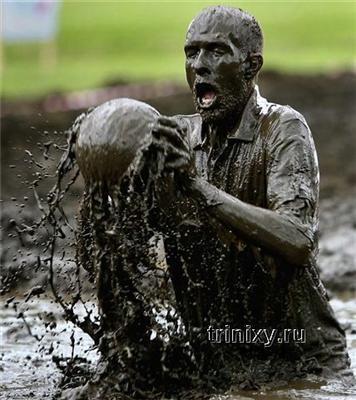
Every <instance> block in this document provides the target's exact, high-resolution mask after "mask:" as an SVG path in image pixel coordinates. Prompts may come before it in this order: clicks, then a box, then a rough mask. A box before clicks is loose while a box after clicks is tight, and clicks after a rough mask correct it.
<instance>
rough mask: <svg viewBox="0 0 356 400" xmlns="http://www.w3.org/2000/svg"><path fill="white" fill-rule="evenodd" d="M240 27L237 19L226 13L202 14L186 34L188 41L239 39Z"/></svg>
mask: <svg viewBox="0 0 356 400" xmlns="http://www.w3.org/2000/svg"><path fill="white" fill-rule="evenodd" d="M238 30H239V28H238V27H237V25H236V19H234V18H232V17H231V16H229V15H226V14H219V13H213V12H211V13H204V14H200V15H199V16H198V17H197V18H195V19H194V20H193V21H192V23H191V24H190V26H189V28H188V32H187V36H186V43H189V42H192V41H196V40H197V41H200V40H209V41H210V40H219V41H230V40H233V39H235V40H236V39H237V32H238Z"/></svg>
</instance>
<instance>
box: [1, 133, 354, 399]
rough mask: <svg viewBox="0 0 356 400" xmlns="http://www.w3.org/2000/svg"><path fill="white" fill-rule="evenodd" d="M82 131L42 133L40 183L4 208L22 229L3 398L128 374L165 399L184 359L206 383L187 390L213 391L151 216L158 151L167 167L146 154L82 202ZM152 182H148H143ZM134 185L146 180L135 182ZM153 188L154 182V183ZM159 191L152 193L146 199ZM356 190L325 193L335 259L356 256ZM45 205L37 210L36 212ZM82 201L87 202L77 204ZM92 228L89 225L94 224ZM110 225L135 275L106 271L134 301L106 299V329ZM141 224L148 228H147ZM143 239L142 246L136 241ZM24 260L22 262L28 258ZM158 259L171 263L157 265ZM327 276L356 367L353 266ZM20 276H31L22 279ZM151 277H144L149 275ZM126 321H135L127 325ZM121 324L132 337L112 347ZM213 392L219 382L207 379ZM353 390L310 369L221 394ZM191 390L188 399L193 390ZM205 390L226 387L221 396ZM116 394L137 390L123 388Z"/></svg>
mask: <svg viewBox="0 0 356 400" xmlns="http://www.w3.org/2000/svg"><path fill="white" fill-rule="evenodd" d="M74 131H75V129H74ZM45 136H46V134H45ZM74 140H75V137H74V135H73V134H72V135H71V134H69V137H68V144H69V145H67V144H66V143H65V141H64V140H63V135H60V134H58V139H56V138H54V140H52V138H51V139H48V140H47V141H46V140H45V141H43V142H42V143H39V146H38V150H37V153H36V150H33V149H31V150H28V152H27V153H26V154H25V157H26V160H27V163H28V165H30V166H31V168H33V171H34V177H33V179H30V180H28V182H27V183H26V182H24V183H25V186H30V187H31V192H28V191H26V193H25V195H24V196H21V200H20V196H19V195H16V198H15V196H13V197H14V199H13V200H10V201H9V202H8V203H7V205H9V209H10V208H11V210H9V211H11V212H9V213H8V214H7V213H6V210H4V211H5V212H4V216H6V215H11V218H8V217H7V221H6V222H5V224H4V226H6V234H10V238H9V239H8V240H9V243H10V244H9V245H8V246H6V249H5V253H6V254H5V255H3V261H6V263H7V264H8V265H10V269H9V272H8V273H7V274H6V275H5V277H4V285H3V287H4V289H5V290H4V293H3V295H4V297H3V298H4V299H5V305H4V307H3V310H2V311H3V315H4V317H3V319H2V321H1V325H2V331H3V333H4V334H3V340H2V343H3V349H2V354H1V374H3V376H4V379H2V385H1V387H0V396H1V397H0V398H4V399H5V398H14V399H16V398H17V399H24V398H31V397H35V398H46V397H49V398H51V397H53V396H56V395H58V393H59V392H61V393H62V394H63V395H64V396H66V394H67V396H68V398H70V396H71V395H72V394H73V393H74V392H77V393H78V396H79V392H80V391H81V390H82V389H81V387H82V385H84V384H85V383H86V382H87V381H88V379H90V384H87V386H86V389H85V390H86V392H85V391H84V392H82V398H87V397H85V396H92V398H103V397H102V396H103V393H102V392H100V390H101V388H103V387H104V388H105V387H109V388H110V389H112V390H111V394H112V395H113V396H119V395H118V394H117V393H116V392H115V390H116V389H115V384H117V382H120V385H121V389H120V390H121V392H123V390H122V388H124V389H125V388H127V392H128V393H129V392H132V388H133V387H135V391H136V393H138V396H141V398H149V397H151V398H161V397H160V392H164V391H165V390H166V389H167V388H165V387H163V386H162V382H167V379H166V378H167V370H168V371H172V370H174V369H176V376H179V375H180V372H181V371H182V370H184V371H186V372H189V373H188V374H186V375H185V376H188V377H189V378H188V377H187V381H186V382H185V386H186V387H187V388H189V387H190V386H191V385H192V384H194V386H195V387H196V388H197V389H196V390H195V392H193V393H192V392H189V391H188V390H187V393H186V397H187V398H203V394H202V392H204V390H202V389H201V390H200V389H199V385H196V382H198V381H199V374H198V373H197V372H196V370H195V366H194V362H192V360H191V358H190V352H191V349H190V348H189V345H187V346H182V344H183V343H187V341H188V340H186V339H187V338H186V337H185V332H184V330H182V329H181V327H180V323H179V318H178V317H177V315H176V312H175V308H174V307H172V306H171V305H168V304H167V302H166V299H167V298H168V299H169V298H171V297H172V295H171V290H172V288H170V286H169V282H168V280H167V271H166V269H165V268H166V267H165V265H164V262H163V260H162V259H160V258H159V255H157V254H156V253H154V254H153V252H152V249H153V248H155V246H154V244H155V241H156V242H157V243H158V245H160V243H159V240H158V239H157V237H156V236H155V233H156V232H155V231H152V224H146V223H145V222H146V219H147V218H148V215H149V209H150V208H154V207H152V202H154V201H155V196H154V192H155V190H156V189H155V188H154V185H153V182H154V181H155V177H156V176H157V175H159V173H160V170H159V162H157V160H155V161H156V162H153V160H150V164H152V165H156V166H158V167H157V168H156V169H155V170H153V171H147V170H145V168H144V165H145V163H141V164H140V163H139V165H138V166H137V169H138V170H139V171H140V173H139V174H133V175H132V176H131V178H130V179H128V180H127V181H126V183H125V182H124V184H123V185H122V186H120V188H118V187H116V188H108V187H102V186H100V185H96V186H95V185H94V186H93V187H92V189H91V190H90V191H86V194H85V196H87V200H90V201H87V204H91V205H92V207H93V209H86V208H85V207H83V206H82V207H78V204H79V203H80V201H82V204H83V199H82V193H83V189H82V188H83V183H82V182H81V181H80V179H81V178H80V177H79V175H78V168H77V166H76V165H75V162H74V159H73V143H74ZM58 143H60V144H58ZM63 153H64V154H63ZM59 156H61V157H62V158H61V161H60V163H59V166H58V169H57V172H56V173H55V171H54V169H53V163H55V161H56V159H58V157H59ZM145 157H152V154H151V153H149V152H148V153H147V155H145ZM51 168H52V169H51ZM13 170H16V167H15V168H13ZM20 179H21V178H20ZM142 181H144V183H145V185H143V186H142ZM133 187H135V188H136V190H132V188H133ZM142 187H145V188H149V189H148V190H147V191H146V190H143V189H142ZM327 190H329V189H327ZM19 192H20V191H19ZM343 193H345V192H343ZM25 197H26V198H25ZM147 197H149V199H150V201H149V202H144V201H140V200H143V199H147ZM22 198H23V200H22ZM352 199H353V194H352V192H351V191H349V193H348V194H347V195H345V194H343V197H342V201H341V196H337V195H335V196H329V198H328V199H325V200H324V202H322V204H321V216H322V221H321V228H322V236H321V262H322V263H323V265H327V264H328V263H329V264H333V263H335V262H339V263H340V260H341V262H343V263H344V264H348V263H349V259H350V258H352V254H351V253H350V250H345V251H344V250H343V249H344V248H347V247H348V245H347V243H345V237H348V238H350V237H351V238H352V237H355V236H354V235H355V225H356V210H355V206H354V202H353V200H352ZM104 203H105V204H104ZM128 203H129V204H130V205H132V204H136V205H137V208H135V209H133V208H132V207H131V209H130V215H131V216H132V215H134V216H135V217H134V218H130V216H129V215H124V213H121V214H120V215H121V216H120V218H122V220H120V221H119V222H120V224H119V225H118V221H117V219H116V218H114V216H115V215H117V214H118V211H119V210H120V209H125V207H124V206H125V205H126V206H127V204H128ZM103 205H105V207H103ZM78 208H80V211H78ZM35 209H36V210H37V215H34V213H35V212H34V211H33V210H35ZM103 209H106V210H107V211H108V212H107V214H106V215H102V214H101V213H100V212H99V211H100V210H103ZM15 210H16V211H15ZM28 210H30V211H28ZM73 210H75V211H76V213H75V214H74V213H73ZM77 211H78V212H77ZM323 212H324V216H323ZM17 214H18V215H17ZM35 217H36V218H35ZM151 218H152V219H154V220H156V219H157V218H160V216H157V215H154V216H151ZM83 220H90V223H91V224H92V225H93V226H94V227H96V229H94V230H93V231H94V232H95V235H96V237H95V238H93V237H91V236H90V234H89V235H78V226H79V227H80V224H81V221H83ZM335 221H337V222H335ZM331 227H332V229H333V232H332V233H331V232H330V231H331ZM83 229H84V231H85V226H84V227H83ZM83 229H82V232H83ZM103 231H104V232H105V233H106V234H107V232H115V233H117V234H118V235H119V236H118V235H112V236H113V239H112V240H111V241H109V242H106V243H105V244H104V243H103V245H102V246H100V249H101V251H102V254H101V256H100V260H101V261H102V262H103V263H106V265H107V266H108V268H109V269H110V268H113V266H115V265H120V266H121V268H122V270H120V271H117V273H118V274H121V276H122V274H126V277H127V279H126V281H124V283H123V281H121V280H120V281H118V282H108V279H107V278H108V277H105V276H101V277H100V282H101V285H102V287H103V288H107V287H108V286H107V285H108V284H109V285H112V287H111V290H109V291H108V292H109V293H117V294H120V295H119V297H120V304H121V305H122V306H123V308H124V312H118V310H117V308H116V307H115V305H117V304H118V303H117V302H118V300H117V299H116V298H105V300H104V307H107V309H106V312H105V315H106V316H108V317H107V321H105V334H103V332H101V327H102V324H101V323H100V320H99V315H98V310H97V303H98V299H97V295H96V293H97V290H96V284H94V283H93V267H92V262H93V260H94V259H95V257H98V254H96V251H97V249H96V248H95V246H93V241H94V242H96V243H97V241H99V242H100V235H102V234H103ZM137 231H140V232H141V234H140V235H137V234H135V233H136V232H137ZM120 235H122V236H121V237H120ZM123 236H125V240H126V239H127V238H129V240H130V242H131V245H130V246H129V245H127V246H126V248H125V246H124V248H121V249H120V252H118V253H119V255H118V256H117V257H119V256H120V257H121V260H120V262H118V260H112V259H111V258H110V257H108V255H110V254H112V253H113V252H115V250H116V249H117V248H118V246H120V243H122V242H123V241H122V237H123ZM130 236H131V237H130ZM83 237H84V238H85V240H84V242H83V243H82V246H79V251H76V248H77V245H76V244H77V243H78V242H79V243H81V241H83ZM148 239H150V240H148ZM124 243H128V242H125V241H124ZM133 243H135V244H139V245H132V244H133ZM147 243H150V245H148V244H147ZM7 248H8V249H7ZM38 249H40V251H38ZM80 249H81V250H80ZM340 249H341V251H342V254H341V255H342V257H341V255H340ZM30 253H32V254H30ZM337 257H339V258H337ZM133 259H140V260H142V264H141V265H139V266H138V267H137V268H136V269H135V268H133V267H132V260H133ZM19 265H20V266H21V267H20V268H17V267H18V266H19ZM157 265H160V268H156V266H157ZM339 265H340V264H339ZM15 267H16V268H15ZM345 268H348V266H347V265H346V267H345ZM328 273H329V275H328ZM324 275H325V277H326V280H329V282H330V283H332V282H336V283H334V284H333V285H329V287H330V288H331V289H332V290H333V291H334V293H332V297H333V299H332V306H333V308H334V309H335V311H336V313H337V317H338V318H339V319H340V320H341V322H342V323H343V325H344V327H345V328H346V332H347V338H348V345H349V349H350V355H351V358H352V362H353V366H354V369H355V364H356V360H355V343H356V336H355V335H356V316H355V312H356V311H355V310H356V303H355V299H354V297H355V295H354V292H352V290H354V288H352V287H349V289H350V292H348V293H345V292H344V293H340V292H338V291H337V290H339V289H340V288H342V287H343V284H342V277H341V276H340V277H336V278H337V279H334V278H335V275H332V274H331V275H330V270H329V271H326V272H325V274H324ZM16 276H18V277H19V278H21V279H19V280H18V281H17V282H16V285H15V284H14V283H15V282H14V281H16ZM142 276H144V279H141V277H142ZM26 278H28V280H26ZM115 285H116V286H115ZM99 286H100V285H99ZM102 293H105V290H103V291H102ZM143 293H144V294H145V296H143V295H142V294H143ZM98 297H99V303H100V299H101V300H102V301H103V298H104V297H103V295H100V293H99V295H98ZM147 299H150V301H147ZM170 307H171V308H170ZM121 311H122V310H121ZM123 318H124V320H123ZM121 326H124V327H125V330H123V331H120V332H117V331H118V330H119V329H118V328H119V327H121ZM172 332H175V334H174V335H173V340H171V341H170V342H167V341H166V340H165V338H166V337H167V335H168V336H171V337H172ZM128 333H129V334H128ZM113 335H115V338H114V340H116V341H118V342H119V343H120V346H119V347H117V348H116V347H115V348H113V349H112V348H111V349H110V343H112V342H113ZM142 339H143V340H142ZM140 346H141V348H140ZM143 350H144V351H143ZM147 351H149V357H148V358H149V359H150V360H156V363H155V364H154V365H148V360H147ZM103 354H104V355H105V357H104V359H103V356H102V355H103ZM177 354H179V359H182V360H183V362H182V364H181V365H177V364H176V363H175V362H174V361H175V357H176V356H177ZM162 357H163V358H164V360H163V362H162ZM121 360H125V365H126V366H129V367H130V368H131V369H132V374H131V375H130V372H128V373H127V369H126V370H125V371H126V372H125V373H124V371H122V370H121V369H120V368H121V365H120V362H121ZM113 367H114V368H115V371H116V373H115V379H113V376H112V375H111V373H110V371H111V369H112V368H113ZM130 368H129V369H128V370H129V371H130ZM137 371H138V372H140V371H141V372H142V374H144V373H147V371H150V376H149V379H147V376H143V375H142V377H140V373H138V374H137ZM118 375H119V378H118ZM168 375H169V379H170V381H169V384H168V385H169V388H175V387H176V388H178V387H179V386H181V384H182V382H181V381H178V380H177V379H176V378H175V374H174V373H173V374H171V373H170V374H168ZM194 380H196V381H194ZM192 381H193V382H192ZM147 382H150V383H149V384H147ZM58 385H59V388H60V389H59V391H58V389H57V388H58ZM205 389H206V388H205ZM210 391H212V389H211V390H210ZM207 392H209V390H205V393H207ZM220 392H221V393H223V392H224V390H223V389H221V390H220ZM115 393H116V394H115ZM350 393H351V392H350ZM350 393H349V394H350ZM347 394H348V392H347V391H345V389H342V388H341V387H339V386H338V384H337V382H334V383H332V382H331V383H329V384H326V383H325V382H320V381H317V380H314V381H313V380H310V381H308V382H306V381H303V380H301V381H300V382H295V384H293V385H284V384H283V383H280V384H279V385H278V386H275V387H268V386H265V387H260V388H255V389H250V390H244V391H239V388H236V389H234V390H232V392H231V393H230V394H228V395H224V396H220V397H219V396H217V395H215V398H216V399H217V398H226V399H227V398H230V399H238V398H241V397H239V396H242V398H253V399H259V398H265V399H275V398H303V397H304V398H313V399H319V398H320V399H325V398H335V399H337V398H342V397H344V396H346V395H347ZM83 396H84V397H83ZM168 396H171V397H172V398H174V396H177V394H176V393H174V389H173V392H172V393H169V394H167V397H168ZM179 396H182V395H179ZM179 396H178V397H177V398H182V397H179ZM204 396H205V397H206V398H209V396H210V397H211V398H214V395H209V394H205V395H204ZM114 398H125V397H124V395H122V397H121V395H120V397H114ZM168 398H169V397H168Z"/></svg>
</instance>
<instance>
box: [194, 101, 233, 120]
mask: <svg viewBox="0 0 356 400" xmlns="http://www.w3.org/2000/svg"><path fill="white" fill-rule="evenodd" d="M194 105H195V110H196V111H197V112H198V113H199V114H200V116H201V118H202V120H203V121H204V122H206V123H208V124H215V123H220V122H221V121H223V119H224V117H225V114H226V110H225V109H221V108H220V107H218V106H217V105H214V107H211V108H203V107H201V106H200V104H199V102H198V101H197V100H195V99H194Z"/></svg>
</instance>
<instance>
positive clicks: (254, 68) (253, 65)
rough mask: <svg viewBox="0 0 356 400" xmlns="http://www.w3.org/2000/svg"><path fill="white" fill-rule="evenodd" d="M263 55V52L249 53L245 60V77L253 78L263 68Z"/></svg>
mask: <svg viewBox="0 0 356 400" xmlns="http://www.w3.org/2000/svg"><path fill="white" fill-rule="evenodd" d="M262 65H263V57H262V56H261V54H249V55H248V56H247V58H246V61H245V74H244V76H245V78H246V79H253V78H254V77H255V76H256V75H257V73H258V71H259V70H260V69H261V68H262Z"/></svg>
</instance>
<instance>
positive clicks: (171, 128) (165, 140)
mask: <svg viewBox="0 0 356 400" xmlns="http://www.w3.org/2000/svg"><path fill="white" fill-rule="evenodd" d="M152 143H153V145H154V146H155V147H156V148H157V149H158V150H160V151H162V152H163V154H164V155H165V157H166V163H165V169H166V170H167V171H178V172H181V173H185V174H188V176H194V175H195V166H194V158H193V152H192V150H191V148H190V145H189V141H188V135H187V130H186V128H185V127H184V126H181V124H179V122H178V121H177V119H176V118H174V117H171V118H170V117H160V118H158V120H157V122H156V123H155V124H154V126H153V128H152Z"/></svg>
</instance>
